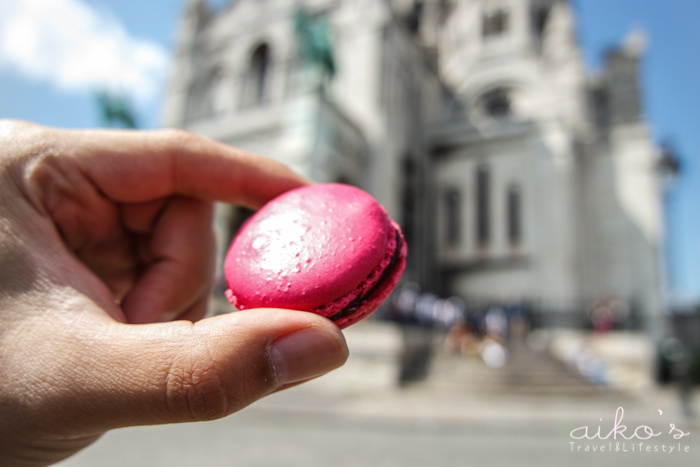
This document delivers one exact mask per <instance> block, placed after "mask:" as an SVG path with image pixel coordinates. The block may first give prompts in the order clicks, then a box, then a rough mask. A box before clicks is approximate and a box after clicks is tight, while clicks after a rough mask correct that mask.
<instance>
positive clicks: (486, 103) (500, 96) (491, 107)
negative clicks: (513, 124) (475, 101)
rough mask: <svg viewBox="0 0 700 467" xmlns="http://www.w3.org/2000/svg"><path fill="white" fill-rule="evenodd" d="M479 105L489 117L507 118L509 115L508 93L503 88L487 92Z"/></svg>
mask: <svg viewBox="0 0 700 467" xmlns="http://www.w3.org/2000/svg"><path fill="white" fill-rule="evenodd" d="M481 105H482V107H483V111H484V114H486V115H488V116H489V117H493V118H504V117H508V116H509V115H510V114H511V99H510V92H509V91H508V90H507V89H505V88H498V89H494V90H492V91H489V92H487V93H486V94H484V96H483V97H482V98H481Z"/></svg>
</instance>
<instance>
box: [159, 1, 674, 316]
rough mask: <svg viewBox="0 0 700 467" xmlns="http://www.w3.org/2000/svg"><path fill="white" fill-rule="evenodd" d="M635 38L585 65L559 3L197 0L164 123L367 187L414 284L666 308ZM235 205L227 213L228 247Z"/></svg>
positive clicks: (647, 312) (570, 11)
mask: <svg viewBox="0 0 700 467" xmlns="http://www.w3.org/2000/svg"><path fill="white" fill-rule="evenodd" d="M642 53H643V47H642V44H641V43H640V41H639V40H636V38H635V37H634V36H631V37H630V39H629V40H628V41H626V43H624V44H620V46H619V47H617V48H615V49H612V50H610V51H609V53H608V54H607V55H606V57H605V60H604V67H603V69H602V70H600V71H599V72H597V73H596V74H595V75H592V74H591V73H590V72H589V71H587V70H586V69H585V67H584V64H583V60H582V58H581V51H580V49H579V46H578V44H577V38H576V17H575V9H574V7H573V5H572V3H571V2H570V1H567V0H424V1H414V0H305V1H301V0H235V1H232V2H231V3H230V4H229V5H228V6H227V7H225V8H222V9H220V10H218V11H214V10H213V9H212V8H211V7H210V6H208V4H207V3H206V1H205V0H191V1H190V3H189V6H188V8H187V10H186V12H185V13H184V16H183V22H182V25H181V28H180V30H179V34H178V44H177V57H176V62H175V67H174V70H173V76H172V80H171V83H170V87H169V90H168V94H167V99H166V107H165V116H164V118H165V121H164V124H165V126H169V127H179V128H185V129H188V130H190V131H193V132H195V133H198V134H201V135H204V136H207V137H210V138H213V139H216V140H219V141H222V142H225V143H228V144H231V145H235V146H238V147H241V148H243V149H246V150H249V151H252V152H255V153H259V154H263V155H266V156H269V157H272V158H275V159H278V160H280V161H282V162H284V163H285V164H287V165H288V166H290V167H292V168H293V169H295V170H297V171H298V172H300V173H302V174H304V175H306V176H308V177H310V178H312V179H314V180H316V181H319V182H338V181H339V182H344V183H351V184H354V185H357V186H360V187H361V188H364V189H366V190H367V191H369V192H370V193H372V194H373V195H374V196H375V197H376V198H377V199H378V200H379V201H380V202H381V203H382V204H383V205H384V206H385V207H386V208H387V210H388V211H389V212H390V214H391V215H392V217H393V218H395V219H396V220H397V221H398V222H399V223H400V224H401V225H402V226H403V228H404V231H405V234H406V237H407V241H408V244H409V267H408V270H407V273H406V276H405V278H406V280H410V281H415V282H417V283H419V284H420V285H421V286H422V288H423V289H424V290H428V291H432V292H434V293H436V294H439V295H443V296H447V295H458V296H461V297H463V298H464V299H466V300H491V299H494V300H495V299H502V298H504V297H519V298H522V299H527V300H530V301H532V302H534V303H539V304H542V306H546V307H548V308H550V309H555V310H568V311H576V310H580V311H581V312H584V311H585V309H586V307H587V306H589V305H590V304H591V303H593V301H594V300H595V299H597V298H600V297H603V296H605V297H613V298H615V299H616V300H618V301H619V302H620V303H623V304H625V305H627V307H628V309H634V310H636V311H637V312H638V313H640V314H641V315H642V316H644V317H647V318H649V317H651V316H652V315H657V314H658V312H659V311H660V306H661V270H660V259H659V253H660V251H659V249H660V244H661V235H662V212H661V205H660V199H659V187H658V181H657V171H656V149H655V146H654V144H653V142H652V140H651V136H650V130H649V128H648V126H647V124H646V122H645V121H644V116H643V109H642V105H641V102H640V95H639V93H640V91H639V76H638V64H639V60H640V59H641V58H642V57H641V55H642ZM240 218H241V213H240V211H237V210H236V209H234V208H230V207H221V208H220V213H219V217H218V221H219V227H220V229H221V231H222V232H223V234H222V236H221V245H222V249H223V248H225V245H227V244H228V241H229V239H230V237H231V235H232V230H234V229H235V227H236V225H238V223H239V222H240Z"/></svg>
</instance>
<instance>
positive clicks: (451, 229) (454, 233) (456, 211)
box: [444, 187, 462, 246]
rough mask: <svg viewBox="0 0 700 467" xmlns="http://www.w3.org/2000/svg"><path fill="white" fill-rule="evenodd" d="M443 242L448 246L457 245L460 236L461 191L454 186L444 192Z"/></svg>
mask: <svg viewBox="0 0 700 467" xmlns="http://www.w3.org/2000/svg"><path fill="white" fill-rule="evenodd" d="M444 203H445V242H446V243H447V245H449V246H457V245H459V243H460V241H461V238H462V193H461V192H460V190H459V189H458V188H456V187H450V188H447V189H446V190H445V192H444Z"/></svg>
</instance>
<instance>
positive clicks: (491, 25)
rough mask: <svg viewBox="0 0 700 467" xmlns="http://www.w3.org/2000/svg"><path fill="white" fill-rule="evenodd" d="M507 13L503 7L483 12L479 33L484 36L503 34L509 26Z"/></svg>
mask: <svg viewBox="0 0 700 467" xmlns="http://www.w3.org/2000/svg"><path fill="white" fill-rule="evenodd" d="M509 19H510V18H509V15H508V11H507V10H506V9H505V8H498V9H492V10H489V11H487V12H486V13H485V14H484V17H483V22H482V27H481V33H482V35H483V37H484V38H486V39H488V38H492V37H496V36H500V35H503V34H505V33H506V32H507V31H508V27H509V22H510V21H509Z"/></svg>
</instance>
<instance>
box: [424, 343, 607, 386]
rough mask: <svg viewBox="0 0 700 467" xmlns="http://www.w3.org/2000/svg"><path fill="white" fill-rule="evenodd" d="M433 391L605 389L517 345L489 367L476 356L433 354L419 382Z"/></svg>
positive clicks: (542, 353) (533, 351) (545, 354)
mask: <svg viewBox="0 0 700 467" xmlns="http://www.w3.org/2000/svg"><path fill="white" fill-rule="evenodd" d="M422 384H425V385H426V386H428V387H430V389H432V390H436V391H460V392H469V393H474V394H477V393H478V394H486V393H491V394H520V395H543V396H548V395H563V396H579V397H581V396H599V395H601V394H603V393H605V392H606V391H605V390H604V389H601V388H600V387H598V386H596V385H594V384H592V383H591V382H589V381H588V380H586V379H584V378H583V377H581V376H580V375H578V374H575V373H573V372H571V371H569V370H568V369H567V368H566V367H565V366H564V365H563V364H562V363H561V362H559V361H557V360H555V359H554V358H553V357H551V356H550V355H549V354H547V353H545V352H540V351H535V350H532V349H529V348H527V347H524V346H521V347H517V348H514V349H511V352H510V358H509V360H508V361H507V363H506V364H505V365H504V366H502V367H500V368H490V367H488V366H487V365H486V364H485V363H484V362H483V361H481V360H480V359H478V358H476V357H472V358H466V357H461V356H448V355H444V354H438V355H436V356H435V357H434V358H433V359H432V361H431V368H430V372H429V376H428V378H427V379H426V380H425V381H424V382H423V383H422Z"/></svg>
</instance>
